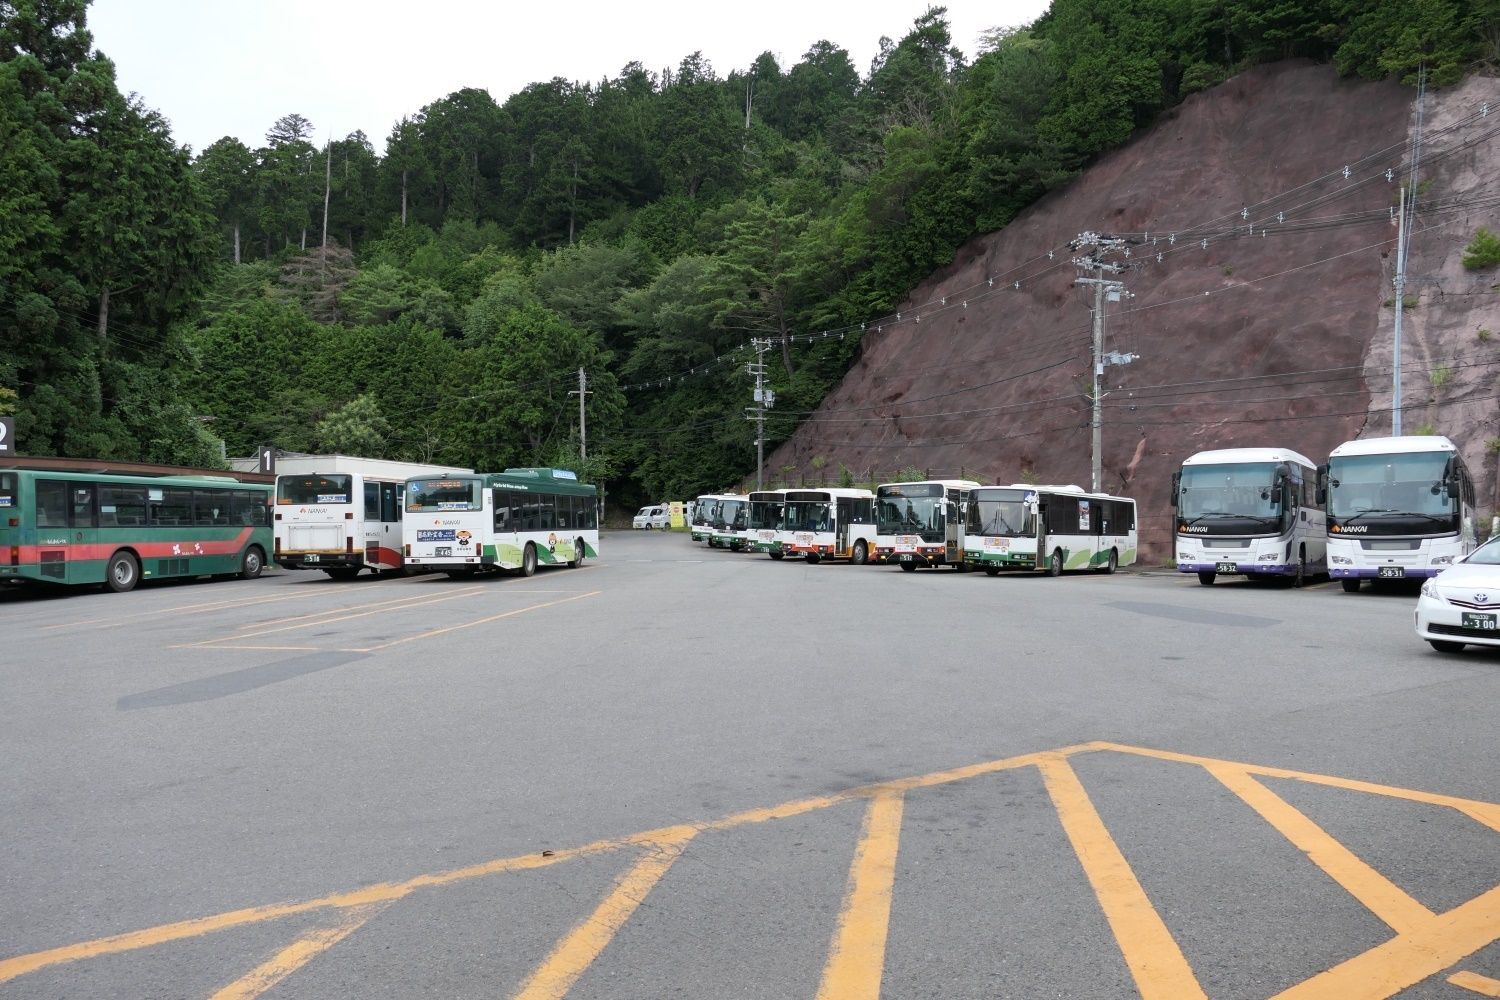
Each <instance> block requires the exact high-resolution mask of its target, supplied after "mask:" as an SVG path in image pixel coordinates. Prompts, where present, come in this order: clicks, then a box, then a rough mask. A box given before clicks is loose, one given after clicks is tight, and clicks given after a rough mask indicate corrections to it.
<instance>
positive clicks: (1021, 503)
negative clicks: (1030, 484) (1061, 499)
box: [964, 490, 1036, 538]
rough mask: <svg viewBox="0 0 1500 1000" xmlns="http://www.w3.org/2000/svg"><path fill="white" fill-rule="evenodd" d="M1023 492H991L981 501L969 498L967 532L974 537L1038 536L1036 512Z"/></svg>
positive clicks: (965, 528) (972, 496)
mask: <svg viewBox="0 0 1500 1000" xmlns="http://www.w3.org/2000/svg"><path fill="white" fill-rule="evenodd" d="M1025 497H1026V494H1025V492H1023V491H1021V490H1008V491H1006V492H993V493H992V492H990V491H988V490H986V491H985V492H984V493H983V494H981V495H980V497H979V498H977V499H976V498H975V496H974V495H973V494H971V495H970V496H969V516H968V522H967V523H966V524H965V526H964V530H965V531H967V532H969V533H970V534H972V535H1004V536H1007V537H1010V538H1030V537H1031V536H1033V535H1035V534H1036V510H1035V508H1034V507H1031V506H1029V505H1028V504H1027V503H1026V501H1025Z"/></svg>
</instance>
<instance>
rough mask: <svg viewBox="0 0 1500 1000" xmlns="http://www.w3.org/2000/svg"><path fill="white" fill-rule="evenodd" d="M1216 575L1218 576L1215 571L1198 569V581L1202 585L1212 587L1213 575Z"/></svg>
mask: <svg viewBox="0 0 1500 1000" xmlns="http://www.w3.org/2000/svg"><path fill="white" fill-rule="evenodd" d="M1216 576H1218V574H1217V573H1212V572H1209V571H1208V570H1199V571H1198V582H1199V583H1201V584H1203V586H1205V587H1212V586H1213V585H1214V577H1216Z"/></svg>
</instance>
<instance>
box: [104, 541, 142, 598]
mask: <svg viewBox="0 0 1500 1000" xmlns="http://www.w3.org/2000/svg"><path fill="white" fill-rule="evenodd" d="M140 582H141V564H140V563H138V562H136V559H135V556H133V555H131V554H130V553H129V552H126V551H124V550H123V549H122V550H121V551H119V552H116V553H115V554H114V555H112V556H110V557H109V565H108V567H106V568H105V570H104V585H105V586H106V587H108V588H109V589H110V590H112V591H114V592H115V593H117V594H123V593H125V592H127V591H131V590H134V589H135V585H136V584H137V583H140Z"/></svg>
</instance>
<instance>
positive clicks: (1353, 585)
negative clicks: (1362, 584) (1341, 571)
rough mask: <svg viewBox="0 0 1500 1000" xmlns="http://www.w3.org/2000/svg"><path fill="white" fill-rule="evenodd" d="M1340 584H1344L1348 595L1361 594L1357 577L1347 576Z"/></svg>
mask: <svg viewBox="0 0 1500 1000" xmlns="http://www.w3.org/2000/svg"><path fill="white" fill-rule="evenodd" d="M1339 583H1342V584H1343V585H1344V593H1346V594H1357V593H1359V577H1357V576H1346V577H1344V578H1343V579H1342V580H1340V581H1339Z"/></svg>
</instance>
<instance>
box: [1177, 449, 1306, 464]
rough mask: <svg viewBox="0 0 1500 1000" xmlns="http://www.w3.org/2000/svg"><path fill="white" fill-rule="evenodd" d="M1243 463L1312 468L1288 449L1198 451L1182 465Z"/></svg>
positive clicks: (1297, 454)
mask: <svg viewBox="0 0 1500 1000" xmlns="http://www.w3.org/2000/svg"><path fill="white" fill-rule="evenodd" d="M1243 462H1296V463H1298V464H1299V465H1305V466H1307V467H1308V468H1312V467H1313V465H1314V463H1313V460H1312V459H1310V458H1308V457H1307V456H1306V455H1303V454H1299V453H1298V452H1295V451H1292V450H1291V449H1290V448H1221V449H1219V450H1217V451H1200V452H1198V453H1197V454H1196V455H1191V456H1189V457H1188V458H1187V459H1186V460H1185V461H1184V462H1183V463H1182V464H1183V465H1184V466H1188V465H1236V464H1239V463H1243Z"/></svg>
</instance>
